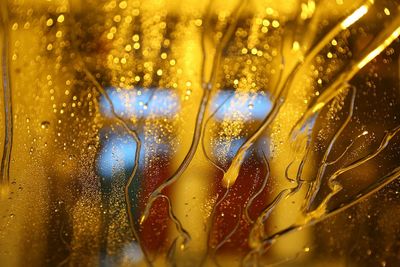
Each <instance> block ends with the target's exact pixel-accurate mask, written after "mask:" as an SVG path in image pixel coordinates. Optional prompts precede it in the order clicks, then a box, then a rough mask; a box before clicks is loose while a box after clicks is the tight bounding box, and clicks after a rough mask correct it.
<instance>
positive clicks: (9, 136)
mask: <svg viewBox="0 0 400 267" xmlns="http://www.w3.org/2000/svg"><path fill="white" fill-rule="evenodd" d="M0 9H1V10H0V11H1V13H0V15H1V17H2V19H1V28H2V31H3V33H2V34H3V38H4V40H3V50H2V61H1V62H2V66H1V69H2V79H3V84H2V86H3V88H2V89H3V98H4V99H3V101H4V117H5V121H4V129H5V132H4V146H3V157H2V159H1V169H0V171H1V183H0V185H1V186H4V187H3V188H6V187H7V186H8V183H9V180H10V177H9V175H10V159H11V151H12V140H13V119H12V117H13V115H12V113H13V112H12V97H11V81H10V64H9V55H8V52H9V51H8V47H9V39H10V36H9V35H10V34H9V29H8V27H9V25H8V6H7V1H1V3H0ZM3 188H2V189H3Z"/></svg>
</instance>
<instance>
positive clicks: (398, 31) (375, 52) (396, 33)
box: [357, 27, 400, 69]
mask: <svg viewBox="0 0 400 267" xmlns="http://www.w3.org/2000/svg"><path fill="white" fill-rule="evenodd" d="M399 35H400V27H398V28H397V29H396V30H395V31H394V32H393V33H392V34H391V35H390V36H389V37H388V38H386V40H385V41H384V42H383V43H382V44H381V45H380V46H378V47H377V48H375V49H374V50H372V52H371V53H369V54H368V55H367V56H366V57H364V58H363V59H362V60H361V61H360V63H358V65H357V67H358V68H359V69H362V68H363V67H364V66H365V65H367V64H368V62H370V61H371V60H373V59H374V58H375V57H376V56H378V55H379V54H380V53H381V52H382V51H383V50H384V49H385V48H386V47H388V46H389V45H390V44H391V43H392V42H393V41H394V40H395V39H396V38H397V37H399Z"/></svg>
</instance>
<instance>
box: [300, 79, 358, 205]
mask: <svg viewBox="0 0 400 267" xmlns="http://www.w3.org/2000/svg"><path fill="white" fill-rule="evenodd" d="M351 89H352V94H351V100H350V107H349V112H348V114H347V117H346V119H345V121H344V122H343V124H342V125H341V126H340V128H339V130H338V131H337V132H336V133H335V134H334V136H333V137H332V139H331V141H330V142H329V145H328V147H327V148H326V150H325V153H324V155H323V157H322V164H321V165H320V167H319V168H318V172H317V177H316V179H315V181H314V182H313V183H312V184H311V186H310V188H309V191H308V192H307V196H306V200H305V201H306V203H307V204H306V205H307V206H306V207H305V208H306V210H308V209H309V208H310V205H311V204H312V202H313V200H314V199H315V197H316V195H317V194H318V192H319V189H320V187H321V182H322V178H323V177H324V174H325V170H326V167H327V166H328V163H327V160H328V157H329V155H330V153H331V151H332V149H333V147H334V145H335V143H336V141H337V139H338V138H339V137H340V135H341V134H342V132H343V131H344V130H345V129H346V127H347V125H348V124H349V123H350V121H351V118H352V117H353V112H354V102H355V98H356V93H357V90H356V88H355V87H354V86H352V87H351Z"/></svg>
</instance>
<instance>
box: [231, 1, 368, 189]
mask: <svg viewBox="0 0 400 267" xmlns="http://www.w3.org/2000/svg"><path fill="white" fill-rule="evenodd" d="M370 5H371V0H370V1H366V4H364V5H363V6H362V7H364V8H363V10H364V9H367V10H368V8H369V6H370ZM358 10H360V8H359V9H357V10H356V11H354V12H353V13H352V14H351V15H349V16H348V17H346V18H345V19H344V20H342V21H341V22H340V23H339V24H337V25H336V26H335V27H333V29H332V30H330V31H329V32H328V33H327V34H326V35H325V36H324V37H323V38H322V40H321V41H320V42H318V43H317V44H316V45H315V46H314V47H313V48H312V49H311V50H310V51H309V52H308V53H307V54H306V56H305V58H304V60H303V61H302V62H299V63H298V64H297V65H296V66H295V67H294V69H293V70H292V71H291V72H290V74H289V75H288V78H287V79H286V81H285V82H284V83H283V85H282V86H279V88H280V89H278V90H277V91H278V95H277V97H276V98H275V99H276V100H275V101H274V102H273V105H272V109H271V111H270V112H269V113H268V115H267V116H266V117H265V118H264V120H263V121H262V123H261V124H260V126H259V127H258V128H257V129H256V131H255V132H254V133H253V134H252V136H250V138H249V139H247V140H246V142H245V143H244V144H242V146H241V147H240V148H239V150H238V152H237V153H236V155H235V157H234V158H233V160H232V163H231V165H230V166H229V168H228V170H227V171H226V173H225V175H224V181H225V185H226V182H227V181H230V182H229V184H230V185H231V186H232V185H233V184H234V183H235V181H236V179H237V176H238V174H239V170H240V167H241V165H242V163H243V161H244V158H245V155H246V152H247V150H248V149H249V148H250V147H251V146H252V145H253V144H254V143H255V142H256V141H257V139H258V137H260V136H261V134H262V133H263V132H264V131H265V130H266V129H267V128H268V126H269V125H270V124H271V123H272V122H273V121H274V119H275V118H276V116H277V115H278V114H279V111H280V109H281V107H282V106H283V104H284V103H285V101H286V97H287V95H288V93H289V89H290V88H291V86H292V84H293V81H294V78H295V77H296V76H297V74H298V73H299V72H300V71H301V70H302V69H303V67H304V66H308V65H309V63H311V61H312V60H313V59H314V58H315V56H316V55H318V53H320V52H321V50H322V49H323V48H324V47H325V46H326V44H328V43H329V42H330V41H331V40H332V39H333V38H334V37H335V36H336V35H337V34H338V33H339V32H341V31H342V30H343V29H345V27H344V26H346V28H347V27H349V26H350V25H352V24H353V23H355V22H356V21H357V20H358V19H360V18H361V17H362V16H363V15H364V14H365V13H360V12H359V11H358ZM359 13H360V15H359V16H358V17H355V14H356V15H357V14H359ZM349 18H352V21H350V19H349Z"/></svg>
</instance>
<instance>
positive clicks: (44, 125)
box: [40, 121, 50, 129]
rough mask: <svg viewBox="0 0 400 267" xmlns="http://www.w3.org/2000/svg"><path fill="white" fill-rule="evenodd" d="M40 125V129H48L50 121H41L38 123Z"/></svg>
mask: <svg viewBox="0 0 400 267" xmlns="http://www.w3.org/2000/svg"><path fill="white" fill-rule="evenodd" d="M40 127H41V128H42V129H48V128H49V127H50V122H48V121H42V123H41V124H40Z"/></svg>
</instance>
